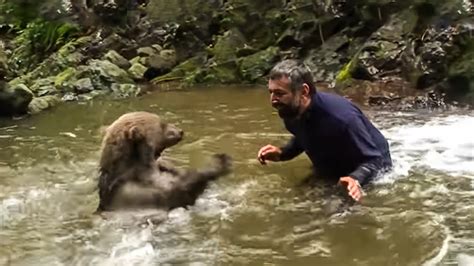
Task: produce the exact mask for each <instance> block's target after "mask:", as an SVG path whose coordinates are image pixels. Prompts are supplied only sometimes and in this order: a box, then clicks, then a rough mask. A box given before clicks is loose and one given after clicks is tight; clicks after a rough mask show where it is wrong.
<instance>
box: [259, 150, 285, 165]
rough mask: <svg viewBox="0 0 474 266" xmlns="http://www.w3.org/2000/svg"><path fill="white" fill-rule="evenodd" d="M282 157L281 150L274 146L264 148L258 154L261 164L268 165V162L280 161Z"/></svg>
mask: <svg viewBox="0 0 474 266" xmlns="http://www.w3.org/2000/svg"><path fill="white" fill-rule="evenodd" d="M280 155H281V149H280V148H278V147H275V146H273V145H266V146H263V147H262V148H261V149H260V150H259V151H258V154H257V159H258V161H259V162H260V163H261V164H267V162H266V161H267V160H268V161H274V162H276V161H279V160H280Z"/></svg>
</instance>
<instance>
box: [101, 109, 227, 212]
mask: <svg viewBox="0 0 474 266" xmlns="http://www.w3.org/2000/svg"><path fill="white" fill-rule="evenodd" d="M182 137H183V131H182V130H181V129H179V128H177V127H176V126H174V125H172V124H169V123H166V122H164V121H163V120H161V118H160V117H159V116H158V115H156V114H153V113H149V112H131V113H126V114H124V115H122V116H121V117H119V118H118V119H117V120H115V121H114V122H113V123H112V124H111V125H110V126H108V127H107V128H106V129H105V135H104V137H103V140H102V147H101V157H100V163H99V182H98V189H99V206H98V207H97V212H102V211H114V210H124V209H128V210H133V209H146V208H159V209H165V210H171V209H173V208H177V207H186V206H188V205H193V204H194V203H195V201H196V199H197V198H198V197H199V196H200V195H201V194H202V193H203V191H204V190H205V188H206V187H207V185H208V183H209V181H212V180H215V179H216V178H218V177H220V176H223V175H226V174H228V173H229V172H230V168H231V159H230V157H229V156H228V155H226V154H215V155H213V156H212V161H211V163H210V164H209V165H208V166H207V167H204V168H202V169H187V170H185V169H180V168H177V167H175V166H173V165H172V164H171V163H170V162H167V161H164V160H163V159H162V158H160V155H161V153H162V152H163V151H164V150H165V149H166V148H169V147H171V146H173V145H175V144H177V143H178V142H179V141H181V139H182Z"/></svg>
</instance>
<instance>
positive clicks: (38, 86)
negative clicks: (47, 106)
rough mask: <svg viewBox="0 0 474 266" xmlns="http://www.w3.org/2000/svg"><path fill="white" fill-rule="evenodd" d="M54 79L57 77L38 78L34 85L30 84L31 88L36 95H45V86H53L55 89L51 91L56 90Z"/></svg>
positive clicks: (49, 87)
mask: <svg viewBox="0 0 474 266" xmlns="http://www.w3.org/2000/svg"><path fill="white" fill-rule="evenodd" d="M54 81H55V77H47V78H41V79H38V80H36V81H35V82H34V83H33V85H31V86H30V90H31V91H32V92H33V93H35V94H36V95H39V94H42V95H44V94H45V90H44V88H48V89H51V87H52V89H53V91H51V93H52V92H54V91H55V90H56V88H55V87H54ZM42 95H39V96H42Z"/></svg>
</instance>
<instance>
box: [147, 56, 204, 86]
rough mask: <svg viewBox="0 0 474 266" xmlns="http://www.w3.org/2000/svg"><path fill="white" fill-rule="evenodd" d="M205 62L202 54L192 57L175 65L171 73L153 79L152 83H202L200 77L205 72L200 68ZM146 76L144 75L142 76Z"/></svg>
mask: <svg viewBox="0 0 474 266" xmlns="http://www.w3.org/2000/svg"><path fill="white" fill-rule="evenodd" d="M205 62H206V59H205V56H204V55H203V54H200V55H197V56H195V57H192V58H190V59H188V60H186V61H184V62H182V63H181V64H179V65H177V66H176V67H175V68H173V70H171V72H169V73H167V74H165V75H163V76H159V77H157V78H154V79H153V80H152V83H154V84H159V83H161V82H167V81H174V80H183V81H185V82H188V83H196V82H202V76H203V75H204V73H205V70H204V69H203V68H202V66H203V65H204V63H205ZM144 75H145V76H146V75H147V74H146V73H145V74H144Z"/></svg>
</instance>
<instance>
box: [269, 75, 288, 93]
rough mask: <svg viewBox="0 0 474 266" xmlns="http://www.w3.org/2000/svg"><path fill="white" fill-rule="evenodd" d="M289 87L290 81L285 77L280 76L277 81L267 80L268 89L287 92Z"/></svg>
mask: <svg viewBox="0 0 474 266" xmlns="http://www.w3.org/2000/svg"><path fill="white" fill-rule="evenodd" d="M289 85H290V80H289V79H288V77H286V76H282V77H280V78H277V79H270V80H268V88H269V89H285V90H287V89H288V88H289Z"/></svg>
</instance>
